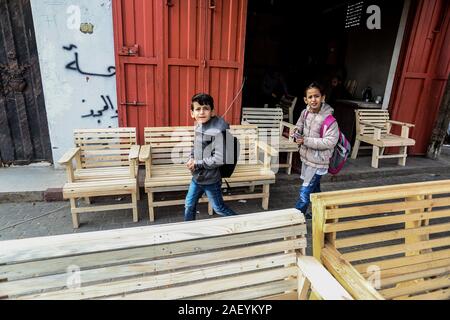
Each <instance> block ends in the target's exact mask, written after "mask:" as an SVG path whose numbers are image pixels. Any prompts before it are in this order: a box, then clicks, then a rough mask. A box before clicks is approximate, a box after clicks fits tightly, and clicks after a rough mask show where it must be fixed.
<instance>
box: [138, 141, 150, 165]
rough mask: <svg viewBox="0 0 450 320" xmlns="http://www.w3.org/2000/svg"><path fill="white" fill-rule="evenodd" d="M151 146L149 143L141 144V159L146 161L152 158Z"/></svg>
mask: <svg viewBox="0 0 450 320" xmlns="http://www.w3.org/2000/svg"><path fill="white" fill-rule="evenodd" d="M150 156H151V147H150V145H149V144H146V145H145V146H141V151H140V152H139V161H142V162H145V161H147V160H149V159H150Z"/></svg>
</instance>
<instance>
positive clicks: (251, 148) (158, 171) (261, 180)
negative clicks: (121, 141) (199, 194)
mask: <svg viewBox="0 0 450 320" xmlns="http://www.w3.org/2000/svg"><path fill="white" fill-rule="evenodd" d="M230 132H231V133H232V134H233V135H234V136H235V137H236V138H237V139H238V140H239V142H240V157H239V161H238V164H237V165H236V168H235V170H234V172H233V174H232V176H231V177H230V178H226V179H223V184H222V187H223V188H227V187H228V186H229V187H230V188H234V187H249V188H250V189H251V192H250V193H249V192H248V191H246V190H244V188H242V190H240V189H241V188H239V189H238V190H236V192H235V193H237V194H233V195H224V196H223V199H224V201H228V200H241V199H258V198H261V199H262V207H263V209H264V210H268V208H269V197H270V185H271V184H273V183H275V173H274V172H273V171H272V170H271V168H270V163H271V157H272V156H277V154H278V153H277V151H276V150H274V149H273V148H272V147H271V146H269V145H267V144H266V143H264V142H263V141H258V128H257V127H256V126H255V125H233V126H231V128H230ZM144 135H145V145H144V146H142V148H141V152H140V155H139V159H140V160H141V161H143V162H145V192H146V193H147V195H148V207H149V217H150V221H154V218H155V215H154V210H155V208H158V207H164V206H174V205H184V203H185V194H183V195H182V198H181V199H180V198H178V199H167V197H165V199H164V198H163V199H161V200H158V201H155V200H154V194H155V193H165V192H174V191H185V190H188V188H189V185H190V183H191V181H192V174H191V172H190V171H189V170H188V169H187V167H186V161H187V160H188V159H189V155H190V153H191V150H192V147H193V145H194V126H189V127H149V128H145V129H144ZM258 151H261V152H262V153H263V155H264V157H263V158H262V157H260V153H259V152H258ZM225 180H226V181H225ZM256 186H258V188H259V187H262V190H257V191H256V192H255V187H256ZM229 191H230V190H229ZM233 191H234V190H233ZM199 202H200V203H204V202H208V199H207V198H202V199H200V201H199ZM208 213H209V214H210V215H212V214H213V208H212V206H211V204H210V203H209V205H208Z"/></svg>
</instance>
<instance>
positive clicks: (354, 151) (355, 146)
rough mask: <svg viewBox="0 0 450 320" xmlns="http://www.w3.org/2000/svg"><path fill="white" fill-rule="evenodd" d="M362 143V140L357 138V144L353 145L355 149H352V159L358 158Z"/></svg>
mask: <svg viewBox="0 0 450 320" xmlns="http://www.w3.org/2000/svg"><path fill="white" fill-rule="evenodd" d="M360 144H361V141H359V140H358V139H355V145H354V146H353V151H352V159H356V157H357V156H358V149H359V145H360Z"/></svg>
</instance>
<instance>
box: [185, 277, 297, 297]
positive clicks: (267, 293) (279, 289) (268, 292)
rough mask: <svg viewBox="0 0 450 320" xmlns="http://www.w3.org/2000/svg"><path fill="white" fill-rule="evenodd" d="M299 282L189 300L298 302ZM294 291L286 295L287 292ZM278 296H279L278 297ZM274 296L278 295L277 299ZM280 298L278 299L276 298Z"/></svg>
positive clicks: (290, 281)
mask: <svg viewBox="0 0 450 320" xmlns="http://www.w3.org/2000/svg"><path fill="white" fill-rule="evenodd" d="M296 290H297V280H296V279H291V280H281V281H275V282H271V283H268V284H262V285H256V286H251V287H248V288H243V289H238V290H230V291H226V292H220V293H214V294H210V295H203V296H197V297H193V298H189V299H192V300H255V299H262V300H264V299H265V298H269V299H270V300H275V299H282V300H297V292H295V291H296ZM288 291H294V292H292V293H288V294H285V292H288ZM276 294H277V295H276ZM273 295H276V296H275V297H274V296H273ZM276 297H278V298H276Z"/></svg>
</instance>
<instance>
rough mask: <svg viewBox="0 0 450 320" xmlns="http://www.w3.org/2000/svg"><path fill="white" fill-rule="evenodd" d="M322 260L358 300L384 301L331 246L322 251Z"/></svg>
mask: <svg viewBox="0 0 450 320" xmlns="http://www.w3.org/2000/svg"><path fill="white" fill-rule="evenodd" d="M321 260H322V262H323V265H324V266H325V267H326V268H327V270H328V271H329V272H330V273H331V274H332V275H333V276H334V277H335V278H336V280H337V281H339V283H340V284H341V285H342V286H343V287H344V288H345V289H346V290H347V291H348V292H349V293H350V294H351V295H352V296H353V298H355V299H357V300H384V298H383V296H382V295H381V294H380V293H378V291H377V290H375V288H374V287H373V286H372V285H371V284H370V283H369V282H368V281H367V280H366V279H364V277H363V276H362V275H361V274H360V273H359V272H358V271H357V270H356V269H355V268H354V267H353V266H352V265H351V264H350V263H349V262H348V261H346V260H345V259H344V258H342V255H341V254H340V253H339V252H338V251H337V250H336V249H335V248H334V247H331V246H330V245H326V246H325V248H324V249H323V250H322V254H321Z"/></svg>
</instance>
